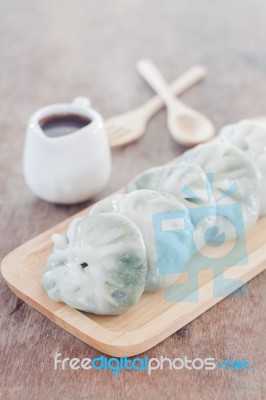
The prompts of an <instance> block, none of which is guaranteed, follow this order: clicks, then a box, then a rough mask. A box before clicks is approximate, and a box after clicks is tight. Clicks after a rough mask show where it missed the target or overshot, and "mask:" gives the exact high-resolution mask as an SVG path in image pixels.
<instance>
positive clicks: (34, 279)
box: [2, 208, 266, 357]
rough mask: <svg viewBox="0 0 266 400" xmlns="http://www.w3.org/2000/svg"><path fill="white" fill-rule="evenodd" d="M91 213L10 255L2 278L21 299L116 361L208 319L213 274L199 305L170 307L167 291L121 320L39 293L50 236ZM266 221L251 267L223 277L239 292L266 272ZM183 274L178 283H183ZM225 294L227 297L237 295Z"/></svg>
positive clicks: (207, 275)
mask: <svg viewBox="0 0 266 400" xmlns="http://www.w3.org/2000/svg"><path fill="white" fill-rule="evenodd" d="M88 211H89V208H87V209H85V210H83V211H82V212H80V213H78V214H76V215H74V216H73V217H72V218H69V219H67V220H65V221H63V222H62V223H60V224H58V225H56V226H54V227H53V228H51V229H49V230H48V231H46V232H45V233H43V234H41V235H39V236H37V237H35V238H34V239H32V240H30V241H28V242H27V243H25V244H23V245H22V246H20V247H18V248H17V249H15V250H14V251H12V252H11V253H10V254H8V255H7V256H6V257H5V259H4V260H3V262H2V274H3V276H4V279H5V280H6V282H7V284H8V286H9V288H10V289H11V290H12V292H14V293H15V294H16V295H17V296H18V297H20V298H21V299H22V300H23V301H25V302H26V303H27V304H29V305H30V306H32V307H33V308H35V309H36V310H37V311H39V312H40V313H42V314H43V315H45V316H46V317H47V318H49V319H50V320H51V321H52V322H54V323H55V324H57V325H58V326H60V327H61V328H63V329H65V330H66V331H68V332H69V333H71V334H72V335H74V336H76V337H77V338H78V339H80V340H82V341H83V342H85V343H87V344H89V345H90V346H92V347H94V348H96V349H98V350H100V351H102V352H103V353H106V354H109V355H112V356H116V357H123V356H134V355H137V354H140V353H142V352H144V351H146V350H148V349H150V348H152V347H153V346H155V345H156V344H158V343H159V342H161V341H162V340H164V339H166V338H167V337H168V336H170V335H171V334H173V333H174V332H175V331H177V330H178V329H180V328H182V327H183V326H184V325H186V324H188V323H189V322H190V321H192V320H193V319H195V318H197V317H198V316H199V315H201V314H202V313H204V312H205V311H206V310H208V309H209V308H211V307H212V306H214V305H215V304H216V303H218V302H219V301H220V300H222V299H223V298H218V297H214V296H213V277H212V272H211V271H210V270H203V271H201V272H200V274H199V279H200V280H199V291H198V293H199V299H198V301H196V302H167V301H166V300H165V297H164V293H163V291H159V292H156V293H145V294H144V295H143V296H142V297H141V299H140V301H139V303H138V304H136V305H135V306H134V307H133V308H131V309H130V310H129V311H127V312H126V313H124V314H122V315H119V316H99V315H93V314H88V313H84V312H81V311H78V310H75V309H72V308H71V307H69V306H67V305H65V304H63V303H58V302H55V301H53V300H51V299H50V298H49V297H48V296H47V294H46V292H45V291H44V290H43V289H42V288H41V285H40V280H41V274H42V272H43V270H44V267H45V265H46V261H47V257H48V255H49V253H50V252H51V250H52V241H51V235H52V233H54V232H63V231H65V230H66V229H67V227H68V225H69V222H70V221H71V220H72V219H73V218H75V217H77V216H81V215H85V214H87V213H88ZM265 233H266V217H264V218H261V219H260V220H259V221H258V222H257V225H256V227H255V228H254V229H253V230H252V231H251V232H250V233H249V235H248V238H247V247H248V257H249V263H248V264H247V265H245V266H241V267H230V268H227V269H226V270H225V271H224V273H223V275H224V277H225V278H228V279H237V280H240V281H241V282H242V283H241V282H240V283H239V287H240V286H241V285H242V284H244V283H246V282H248V281H249V280H250V279H252V278H254V277H255V276H256V275H257V274H259V273H260V272H262V271H264V270H265V267H266V243H265ZM186 278H187V274H186V273H183V274H182V275H181V276H180V278H179V280H178V281H177V282H179V283H182V282H185V281H186ZM235 289H236V287H234V289H230V287H228V289H227V293H226V294H227V295H228V294H229V293H230V292H232V291H234V290H235Z"/></svg>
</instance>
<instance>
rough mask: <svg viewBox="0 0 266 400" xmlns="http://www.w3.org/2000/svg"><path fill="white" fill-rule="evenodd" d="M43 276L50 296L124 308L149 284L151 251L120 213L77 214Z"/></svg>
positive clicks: (89, 306) (85, 306) (108, 310)
mask: <svg viewBox="0 0 266 400" xmlns="http://www.w3.org/2000/svg"><path fill="white" fill-rule="evenodd" d="M54 243H55V245H54V249H53V252H52V254H51V256H50V257H49V259H48V265H47V269H46V270H45V271H44V273H43V276H42V286H43V288H44V289H45V290H46V292H47V294H48V295H49V297H50V298H52V299H53V300H57V301H62V302H64V303H66V304H68V305H69V306H71V307H73V308H77V309H79V310H83V311H87V312H91V313H95V314H110V315H112V314H113V315H114V314H121V313H122V312H124V311H126V310H128V309H129V308H130V307H131V306H133V305H134V304H135V303H136V302H137V301H138V300H139V298H140V296H141V294H142V293H143V290H144V285H145V276H146V271H147V261H146V251H145V246H144V243H143V239H142V235H141V233H140V231H139V229H138V227H137V226H136V225H135V224H134V223H133V222H132V221H130V220H129V219H128V218H126V217H125V216H121V215H118V214H114V213H106V214H101V215H94V216H86V217H83V218H77V219H76V220H74V221H73V222H72V223H71V224H70V226H69V229H68V231H67V232H66V234H65V235H55V236H54Z"/></svg>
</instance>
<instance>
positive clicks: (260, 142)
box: [221, 120, 266, 215]
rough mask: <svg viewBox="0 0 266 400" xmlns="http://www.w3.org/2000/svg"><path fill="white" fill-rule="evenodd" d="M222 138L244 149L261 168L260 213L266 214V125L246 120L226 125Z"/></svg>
mask: <svg viewBox="0 0 266 400" xmlns="http://www.w3.org/2000/svg"><path fill="white" fill-rule="evenodd" d="M221 138H222V139H224V140H228V141H229V142H230V143H232V144H233V145H234V146H236V147H237V148H239V149H240V150H242V151H244V152H245V154H246V155H247V156H248V157H250V158H251V159H252V160H253V161H254V162H255V163H256V165H257V166H258V168H259V170H260V180H261V193H260V201H261V206H260V215H266V125H265V124H262V123H259V122H254V121H249V120H244V121H240V122H238V123H237V124H232V125H228V126H225V127H224V128H223V129H222V130H221Z"/></svg>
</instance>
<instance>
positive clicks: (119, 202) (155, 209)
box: [91, 190, 194, 291]
mask: <svg viewBox="0 0 266 400" xmlns="http://www.w3.org/2000/svg"><path fill="white" fill-rule="evenodd" d="M105 212H115V213H118V214H122V215H125V216H126V217H128V218H129V219H130V220H132V221H133V222H134V223H135V224H136V225H137V226H138V227H139V229H140V231H141V233H142V235H143V239H144V244H145V247H146V253H147V276H146V284H145V291H156V290H159V289H161V288H164V287H167V286H170V285H171V284H173V283H174V282H175V281H176V279H177V277H178V276H179V274H180V272H181V271H183V270H184V269H185V267H186V265H187V262H188V260H189V259H190V257H191V255H192V254H193V251H194V250H193V249H194V248H193V244H192V241H193V225H192V223H191V221H190V216H189V213H188V211H187V210H186V208H185V207H184V206H183V205H182V204H181V203H180V202H179V201H178V200H177V199H176V198H175V197H173V196H171V195H167V194H163V193H160V192H157V191H153V190H139V191H135V192H132V193H128V194H119V195H115V196H111V197H109V198H107V199H105V200H102V201H101V202H99V203H98V204H96V205H95V206H94V207H93V208H92V210H91V214H92V215H95V214H99V213H105ZM175 212H181V220H182V222H184V229H180V230H176V231H175V230H173V231H172V235H171V237H172V239H173V240H172V241H169V240H168V239H167V238H169V235H167V234H163V232H157V233H158V234H159V235H156V232H155V229H154V225H153V217H154V216H155V215H159V214H163V215H166V219H167V213H175ZM169 218H171V217H170V216H169ZM156 238H157V239H158V238H159V239H158V240H157V242H156ZM156 243H157V245H156ZM158 246H159V253H160V254H164V255H165V257H166V258H167V257H168V260H169V263H171V264H172V265H173V264H175V265H176V267H175V268H174V269H175V272H174V273H168V272H167V273H161V271H160V268H159V263H158V257H160V254H159V255H158ZM166 267H167V265H166ZM177 271H178V272H177Z"/></svg>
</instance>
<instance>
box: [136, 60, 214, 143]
mask: <svg viewBox="0 0 266 400" xmlns="http://www.w3.org/2000/svg"><path fill="white" fill-rule="evenodd" d="M137 69H138V71H139V73H140V74H141V76H142V77H143V78H144V79H145V80H146V81H147V82H148V83H149V85H150V86H151V87H152V88H153V89H154V91H155V92H156V93H157V94H159V95H160V96H161V98H162V100H163V101H164V103H165V105H166V107H167V125H168V129H169V132H170V134H171V136H172V137H173V139H174V140H175V141H177V142H179V143H181V144H183V145H185V146H191V147H192V146H195V145H197V144H199V143H202V142H206V141H207V140H209V139H211V138H212V137H213V136H214V134H215V128H214V125H213V123H212V122H211V121H210V120H209V119H208V118H207V117H205V116H204V115H202V114H200V113H199V112H197V111H195V110H193V109H192V108H190V107H188V106H186V105H185V104H183V103H182V102H181V101H180V100H179V99H177V98H176V97H175V96H174V95H173V94H172V93H171V91H170V90H169V87H168V84H167V82H166V81H165V80H164V78H163V77H162V75H161V73H160V72H159V71H158V69H157V68H156V67H155V65H154V64H153V63H152V62H151V61H149V60H140V61H138V63H137Z"/></svg>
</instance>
